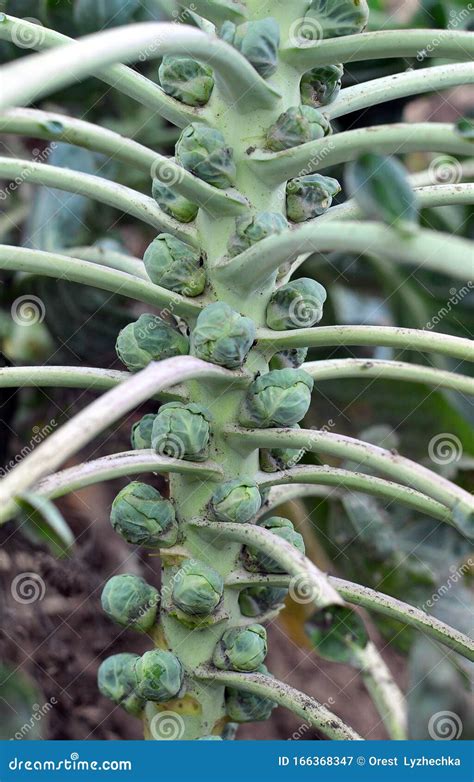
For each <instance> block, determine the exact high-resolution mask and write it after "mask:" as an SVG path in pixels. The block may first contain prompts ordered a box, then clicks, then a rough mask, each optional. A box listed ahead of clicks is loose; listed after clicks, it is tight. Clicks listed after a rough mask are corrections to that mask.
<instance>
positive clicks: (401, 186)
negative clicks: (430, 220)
mask: <svg viewBox="0 0 474 782" xmlns="http://www.w3.org/2000/svg"><path fill="white" fill-rule="evenodd" d="M346 187H347V191H348V193H349V194H350V195H352V196H353V197H354V198H355V200H356V202H357V204H358V205H359V206H360V208H361V209H362V211H363V212H364V214H365V216H366V217H369V218H376V219H378V220H383V221H384V222H386V223H388V225H392V226H400V227H406V226H407V225H411V226H413V225H414V224H416V223H417V222H418V205H417V200H416V196H415V194H414V192H413V189H412V187H411V185H410V183H409V181H408V177H407V172H406V169H405V167H404V166H403V165H402V164H401V163H400V161H399V160H397V159H396V158H394V157H382V156H381V155H376V154H374V153H372V152H368V153H366V154H364V155H361V156H360V157H359V158H357V160H354V161H353V162H351V163H349V165H348V166H347V169H346Z"/></svg>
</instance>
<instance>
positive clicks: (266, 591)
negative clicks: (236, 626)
mask: <svg viewBox="0 0 474 782" xmlns="http://www.w3.org/2000/svg"><path fill="white" fill-rule="evenodd" d="M287 594H288V590H287V589H285V588H284V587H271V586H260V585H258V586H253V587H247V588H246V589H242V591H241V592H240V594H239V608H240V613H241V614H242V615H243V616H248V617H257V616H260V615H261V614H265V613H266V612H267V611H272V610H273V609H276V608H278V607H279V606H281V605H282V604H283V602H284V600H285V598H286V596H287Z"/></svg>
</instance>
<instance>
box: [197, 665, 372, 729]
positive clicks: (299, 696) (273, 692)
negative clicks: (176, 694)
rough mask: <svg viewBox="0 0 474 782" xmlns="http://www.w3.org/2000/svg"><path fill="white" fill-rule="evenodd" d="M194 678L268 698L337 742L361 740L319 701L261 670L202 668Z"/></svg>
mask: <svg viewBox="0 0 474 782" xmlns="http://www.w3.org/2000/svg"><path fill="white" fill-rule="evenodd" d="M196 677H198V678H200V679H202V680H203V681H213V682H220V683H221V684H225V685H227V686H228V687H236V688H237V689H240V690H243V691H244V692H251V693H254V695H260V696H261V697H262V698H269V699H270V700H272V701H273V702H274V703H278V705H279V706H284V707H285V708H287V709H289V710H290V711H292V712H293V713H294V714H296V715H297V716H298V717H301V719H302V720H304V721H305V722H307V723H308V724H309V725H311V726H312V727H313V728H318V730H321V731H322V732H323V733H324V734H325V735H326V736H327V737H328V738H330V739H336V740H340V741H345V740H346V741H347V740H348V739H349V740H356V741H357V740H360V739H361V736H359V734H358V733H356V732H355V731H354V730H352V728H349V727H348V726H347V725H345V724H344V722H342V720H340V719H339V717H337V716H336V715H335V714H333V713H332V712H331V711H329V709H327V708H326V706H324V705H323V704H321V703H318V701H315V700H314V699H313V698H310V697H309V696H308V695H305V694H304V693H302V692H299V690H295V689H294V688H293V687H290V686H289V685H288V684H285V683H284V682H280V681H278V680H276V679H270V678H269V677H268V676H264V675H263V674H261V673H245V674H243V673H236V672H234V671H219V670H217V668H211V667H206V668H204V667H203V668H201V669H198V670H197V671H196Z"/></svg>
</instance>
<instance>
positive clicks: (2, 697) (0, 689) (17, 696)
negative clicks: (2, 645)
mask: <svg viewBox="0 0 474 782" xmlns="http://www.w3.org/2000/svg"><path fill="white" fill-rule="evenodd" d="M55 703H57V701H56V699H55V698H51V700H50V701H49V702H46V703H45V698H44V695H43V694H42V693H41V692H40V690H39V689H38V688H37V687H36V685H35V684H34V682H33V681H31V679H29V678H28V677H27V676H25V675H24V674H23V673H22V672H21V671H19V670H14V669H13V668H10V667H9V666H7V665H4V664H1V665H0V740H1V741H9V740H14V739H16V740H18V741H20V740H22V739H23V740H30V741H33V740H38V739H42V738H45V736H44V733H45V727H46V721H47V717H46V716H43V715H46V714H47V712H48V711H49V710H50V709H51V708H52V707H53V704H55ZM35 715H36V718H35ZM38 715H41V717H43V718H42V719H39V717H38Z"/></svg>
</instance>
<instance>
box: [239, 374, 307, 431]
mask: <svg viewBox="0 0 474 782" xmlns="http://www.w3.org/2000/svg"><path fill="white" fill-rule="evenodd" d="M312 390H313V379H312V378H311V377H310V375H308V373H307V372H304V371H303V370H302V369H274V370H273V371H272V372H267V374H266V375H260V377H258V378H257V379H256V380H254V381H253V383H251V385H250V387H249V389H248V392H247V396H246V398H245V401H244V403H243V405H242V408H241V413H240V423H241V424H243V425H244V426H248V427H254V426H257V427H259V428H260V429H262V428H265V427H267V426H293V425H294V424H297V423H298V421H300V420H301V419H302V418H303V416H304V415H305V414H306V412H307V410H308V407H309V405H310V402H311V391H312Z"/></svg>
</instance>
